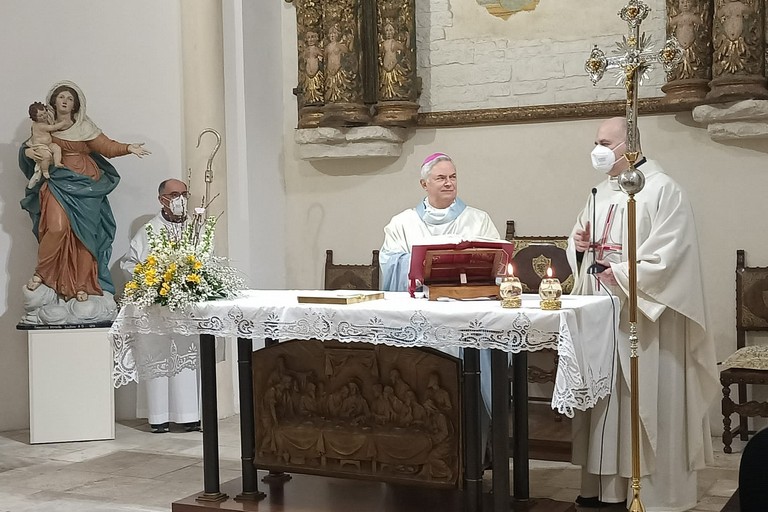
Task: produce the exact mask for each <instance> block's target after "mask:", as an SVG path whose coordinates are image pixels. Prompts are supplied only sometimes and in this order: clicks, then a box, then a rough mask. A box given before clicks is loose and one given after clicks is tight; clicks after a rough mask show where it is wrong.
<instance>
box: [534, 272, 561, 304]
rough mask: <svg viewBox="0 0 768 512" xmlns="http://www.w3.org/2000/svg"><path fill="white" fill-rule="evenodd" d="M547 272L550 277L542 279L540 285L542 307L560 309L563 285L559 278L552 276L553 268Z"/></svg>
mask: <svg viewBox="0 0 768 512" xmlns="http://www.w3.org/2000/svg"><path fill="white" fill-rule="evenodd" d="M547 274H548V275H549V276H550V277H545V278H544V279H542V280H541V284H540V285H539V297H541V302H540V305H541V309H547V310H552V309H560V306H561V302H560V296H561V295H562V294H563V287H562V286H561V285H560V280H559V279H558V278H556V277H551V275H552V274H551V269H550V270H548V271H547Z"/></svg>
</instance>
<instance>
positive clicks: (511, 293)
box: [499, 263, 523, 308]
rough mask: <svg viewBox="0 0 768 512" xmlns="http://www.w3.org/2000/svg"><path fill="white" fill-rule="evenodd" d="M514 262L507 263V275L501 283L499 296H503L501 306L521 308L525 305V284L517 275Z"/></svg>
mask: <svg viewBox="0 0 768 512" xmlns="http://www.w3.org/2000/svg"><path fill="white" fill-rule="evenodd" d="M514 274H515V273H514V269H513V268H512V264H511V263H509V264H508V265H507V275H506V276H504V277H503V278H502V279H501V283H499V296H500V297H501V307H503V308H519V307H520V306H522V305H523V300H522V295H523V285H522V284H521V283H520V279H518V278H517V277H515V275H514Z"/></svg>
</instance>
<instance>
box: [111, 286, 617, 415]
mask: <svg viewBox="0 0 768 512" xmlns="http://www.w3.org/2000/svg"><path fill="white" fill-rule="evenodd" d="M319 293H329V292H317V291H303V290H247V291H244V292H243V293H242V294H241V296H240V297H239V298H237V299H234V300H220V301H209V302H201V303H198V304H196V305H194V306H193V307H192V308H191V309H190V310H188V311H186V312H184V313H182V312H171V311H169V310H168V309H167V308H163V307H160V306H152V307H149V308H147V309H143V310H142V309H138V308H135V307H134V306H126V307H124V308H123V309H121V311H120V313H119V314H118V316H117V319H116V320H115V321H114V323H113V324H112V328H111V330H110V335H111V336H112V340H113V344H114V354H115V367H114V372H113V380H114V385H115V387H119V386H121V385H123V384H126V383H128V382H130V381H132V380H137V378H146V377H151V376H159V375H173V374H174V373H176V372H178V371H180V370H181V369H183V368H195V367H196V365H197V361H198V358H197V357H189V356H190V354H193V353H195V352H196V351H197V348H198V345H197V341H195V342H194V343H190V344H185V345H184V346H178V345H177V344H174V343H169V344H168V345H167V346H161V347H157V346H156V347H152V350H151V353H152V354H153V355H152V357H151V358H148V359H145V360H144V361H142V362H141V364H139V365H137V364H136V362H135V360H134V357H133V354H132V351H133V347H134V345H135V344H136V343H137V341H136V338H135V337H133V336H131V335H132V334H136V333H161V334H162V333H170V332H176V333H179V334H187V335H194V334H212V335H215V336H225V337H240V338H250V339H257V340H263V339H268V338H269V339H275V340H289V339H298V340H310V339H317V340H321V341H327V340H339V341H342V342H353V341H356V342H365V343H372V344H385V345H391V346H398V347H430V348H435V349H440V350H448V351H450V352H454V353H456V350H454V349H458V348H477V349H498V350H503V351H505V352H510V353H518V352H521V351H536V350H541V349H544V348H550V349H556V350H557V351H558V354H559V364H558V368H557V375H556V379H555V388H554V393H553V396H552V407H553V409H556V410H557V411H559V412H560V413H562V414H565V415H566V416H569V417H572V416H573V413H574V410H575V409H578V410H586V409H588V408H591V407H593V406H594V405H595V403H596V402H597V401H598V400H599V399H600V398H603V397H605V396H607V395H608V394H609V393H610V391H611V389H612V387H613V380H614V375H613V362H614V361H613V359H614V356H615V353H616V350H615V349H616V347H615V342H614V333H615V332H616V329H614V328H613V325H615V323H613V324H612V322H617V312H618V307H615V304H612V302H611V299H610V298H608V297H605V296H600V297H597V296H575V295H574V296H563V297H562V304H563V306H562V309H560V310H556V311H544V310H542V309H540V308H539V298H538V296H535V295H524V296H523V307H522V308H520V309H504V308H502V307H501V305H500V303H499V301H454V302H441V301H432V302H430V301H427V300H424V299H413V298H411V297H410V296H409V295H408V294H407V293H398V292H392V293H386V295H385V298H384V299H383V300H374V301H368V302H361V303H358V304H343V305H342V304H299V303H298V300H297V297H298V296H299V295H318V294H319ZM330 293H332V292H330ZM190 340H196V337H194V338H190ZM137 366H139V367H138V368H137Z"/></svg>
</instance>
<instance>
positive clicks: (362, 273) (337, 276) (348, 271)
mask: <svg viewBox="0 0 768 512" xmlns="http://www.w3.org/2000/svg"><path fill="white" fill-rule="evenodd" d="M325 289H326V290H378V289H379V251H378V250H374V251H373V255H372V257H371V264H370V265H337V264H335V263H333V251H332V250H330V249H328V250H327V251H325Z"/></svg>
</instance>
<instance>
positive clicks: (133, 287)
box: [125, 281, 139, 290]
mask: <svg viewBox="0 0 768 512" xmlns="http://www.w3.org/2000/svg"><path fill="white" fill-rule="evenodd" d="M138 287H139V283H137V282H136V281H128V282H127V283H125V288H126V289H127V290H136V289H137V288H138Z"/></svg>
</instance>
